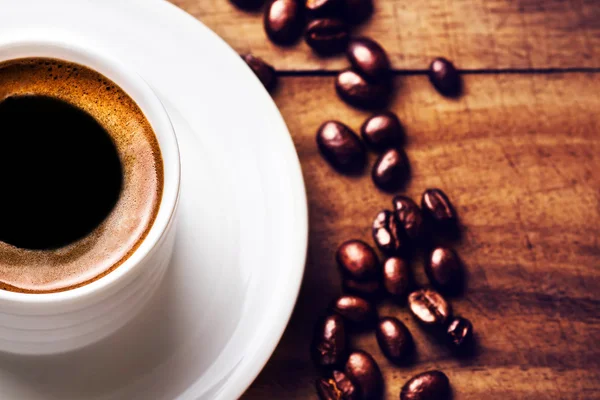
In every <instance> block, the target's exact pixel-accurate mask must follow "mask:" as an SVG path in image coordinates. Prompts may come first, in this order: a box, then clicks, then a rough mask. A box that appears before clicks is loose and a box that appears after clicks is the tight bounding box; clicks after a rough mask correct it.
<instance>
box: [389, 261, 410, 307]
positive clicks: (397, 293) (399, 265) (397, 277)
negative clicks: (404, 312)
mask: <svg viewBox="0 0 600 400" xmlns="http://www.w3.org/2000/svg"><path fill="white" fill-rule="evenodd" d="M410 283H411V272H410V268H409V267H408V263H407V262H406V261H404V260H403V259H402V258H399V257H390V258H388V259H387V260H385V262H384V263H383V286H384V287H385V290H386V292H388V293H389V294H390V295H391V296H392V297H393V298H394V299H395V300H398V301H405V300H406V297H407V296H408V290H409V289H410Z"/></svg>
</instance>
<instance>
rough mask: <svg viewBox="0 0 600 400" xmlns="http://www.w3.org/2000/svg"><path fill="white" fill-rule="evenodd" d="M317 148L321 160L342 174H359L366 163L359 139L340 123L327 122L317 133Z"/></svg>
mask: <svg viewBox="0 0 600 400" xmlns="http://www.w3.org/2000/svg"><path fill="white" fill-rule="evenodd" d="M317 146H318V147H319V151H320V152H321V154H322V155H323V158H325V160H327V162H329V164H331V166H332V167H334V168H335V169H336V170H338V171H339V172H342V173H356V172H360V171H361V170H362V169H363V168H364V165H365V162H366V152H365V148H364V146H363V144H362V142H361V141H360V139H359V137H358V136H357V135H356V133H354V132H353V131H352V130H351V129H350V128H348V127H347V126H346V125H344V124H342V123H341V122H337V121H327V122H325V123H324V124H323V125H321V126H320V127H319V130H318V131H317Z"/></svg>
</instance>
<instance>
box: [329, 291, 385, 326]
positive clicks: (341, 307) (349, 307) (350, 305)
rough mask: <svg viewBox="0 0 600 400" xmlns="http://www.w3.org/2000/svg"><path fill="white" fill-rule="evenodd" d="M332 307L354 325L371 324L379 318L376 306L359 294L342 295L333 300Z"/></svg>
mask: <svg viewBox="0 0 600 400" xmlns="http://www.w3.org/2000/svg"><path fill="white" fill-rule="evenodd" d="M331 308H332V310H333V311H334V312H335V313H337V314H339V315H341V316H342V317H343V318H344V320H345V321H346V322H347V323H348V324H350V325H352V326H354V327H367V326H370V325H372V324H373V323H375V320H376V319H377V310H376V309H375V307H373V305H372V304H371V303H370V302H369V301H367V300H365V299H363V298H362V297H358V296H352V295H344V296H340V297H338V298H337V299H336V300H335V301H334V302H333V305H332V307H331Z"/></svg>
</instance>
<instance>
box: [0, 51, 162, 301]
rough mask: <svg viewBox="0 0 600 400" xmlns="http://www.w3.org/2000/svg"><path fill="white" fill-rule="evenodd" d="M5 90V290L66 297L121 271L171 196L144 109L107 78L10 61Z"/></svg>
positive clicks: (58, 64)
mask: <svg viewBox="0 0 600 400" xmlns="http://www.w3.org/2000/svg"><path fill="white" fill-rule="evenodd" d="M0 93H2V96H3V97H2V98H0V124H1V126H2V129H3V131H2V135H1V138H0V141H1V146H0V153H1V155H0V168H1V169H2V171H5V173H4V175H3V195H2V196H1V197H0V220H2V224H0V288H2V289H6V290H12V291H19V292H32V293H45V292H56V291H62V290H67V289H71V288H74V287H78V286H81V285H85V284H87V283H89V282H92V281H94V280H96V279H98V278H99V277H101V276H104V275H105V274H107V273H109V272H110V271H112V270H113V269H115V268H117V267H118V266H119V265H120V264H121V263H122V262H124V261H125V260H126V259H127V258H128V257H129V256H130V254H131V253H132V252H133V250H134V249H136V248H137V246H139V244H140V243H141V241H142V240H143V239H144V238H145V236H146V234H147V233H148V231H149V230H150V228H151V227H152V224H153V222H154V219H155V218H156V214H157V213H158V206H159V203H160V199H161V197H162V190H163V164H162V157H161V154H160V150H159V147H158V142H157V139H156V137H155V135H154V132H153V130H152V128H151V126H150V124H149V123H148V121H147V120H146V118H145V116H144V115H143V112H142V111H141V110H140V108H139V107H138V106H137V104H135V102H134V101H133V100H132V99H131V98H130V97H129V96H128V95H127V94H126V93H125V92H124V91H123V90H122V89H121V88H120V87H118V86H117V85H116V84H115V83H114V82H112V81H110V80H109V79H108V78H106V77H105V76H103V75H101V74H99V73H98V72H95V71H93V70H91V69H89V68H86V67H84V66H81V65H78V64H74V63H69V62H66V61H60V60H56V59H47V58H28V59H19V60H13V61H7V62H4V63H1V64H0ZM82 132H84V133H85V135H83V134H81V133H82Z"/></svg>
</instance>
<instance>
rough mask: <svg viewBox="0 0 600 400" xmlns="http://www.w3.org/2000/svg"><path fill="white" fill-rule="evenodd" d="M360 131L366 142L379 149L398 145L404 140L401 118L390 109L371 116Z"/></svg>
mask: <svg viewBox="0 0 600 400" xmlns="http://www.w3.org/2000/svg"><path fill="white" fill-rule="evenodd" d="M360 133H361V136H362V138H363V140H364V141H365V143H367V144H368V145H369V146H370V147H371V148H373V149H374V150H377V151H383V150H387V149H389V148H390V147H397V146H399V145H401V144H402V143H403V142H404V130H403V129H402V125H401V124H400V120H399V119H398V117H397V116H396V114H394V113H392V112H389V111H386V112H382V113H378V114H375V115H372V116H370V117H369V119H367V120H366V121H365V123H364V124H363V126H362V127H361V128H360Z"/></svg>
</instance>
